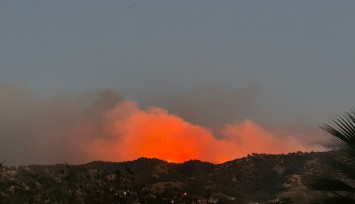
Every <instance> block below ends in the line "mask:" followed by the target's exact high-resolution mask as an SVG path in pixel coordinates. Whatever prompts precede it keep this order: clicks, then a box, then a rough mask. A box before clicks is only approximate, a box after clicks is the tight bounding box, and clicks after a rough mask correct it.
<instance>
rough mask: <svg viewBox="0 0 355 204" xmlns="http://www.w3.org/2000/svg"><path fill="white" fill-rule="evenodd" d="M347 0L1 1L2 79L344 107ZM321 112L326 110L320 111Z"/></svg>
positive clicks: (352, 18) (57, 87) (349, 64)
mask: <svg viewBox="0 0 355 204" xmlns="http://www.w3.org/2000/svg"><path fill="white" fill-rule="evenodd" d="M354 9H355V2H353V1H287V0H286V1H274V0H270V1H258V0H250V1H239V0H237V1H227V0H225V1H223V0H222V1H212V0H209V1H208V0H207V1H110V0H108V1H84V0H83V1H10V0H7V1H1V3H0V26H1V29H0V45H1V46H0V80H1V81H3V82H16V83H21V84H23V85H24V86H27V87H29V89H31V90H32V91H34V92H36V93H39V94H43V93H53V92H58V91H63V92H82V91H88V90H101V89H105V88H111V89H113V90H116V91H117V92H119V93H120V94H122V95H124V96H125V97H130V98H133V99H135V100H138V101H141V103H145V102H149V103H159V102H158V101H156V100H157V98H161V97H163V98H164V97H165V96H168V95H175V94H181V93H182V94H185V93H188V92H192V91H196V90H198V89H204V88H206V87H207V88H208V87H216V86H217V87H220V88H222V89H225V90H226V91H234V90H239V89H244V88H245V87H247V88H250V87H253V89H256V90H257V92H258V95H259V96H258V97H259V100H261V103H262V106H267V107H268V108H269V110H268V111H269V112H276V113H275V114H274V115H275V117H278V116H277V115H279V117H280V118H281V117H282V118H284V117H288V118H292V117H296V118H298V119H300V120H303V119H304V118H303V116H306V117H305V118H310V119H311V120H317V119H321V120H324V119H325V118H324V117H326V118H327V117H329V116H330V115H329V114H334V113H338V111H345V110H347V109H349V108H352V107H353V105H354V99H355V94H353V85H354V76H355V63H354V62H355V58H354V54H355V51H354V48H355V40H354V36H355V26H354V22H355V13H354ZM322 113H324V114H322Z"/></svg>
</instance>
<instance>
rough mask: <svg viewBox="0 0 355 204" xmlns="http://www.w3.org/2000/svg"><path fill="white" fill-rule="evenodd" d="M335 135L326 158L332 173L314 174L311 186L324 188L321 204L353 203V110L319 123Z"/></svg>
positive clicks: (354, 123)
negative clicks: (328, 174) (329, 153)
mask: <svg viewBox="0 0 355 204" xmlns="http://www.w3.org/2000/svg"><path fill="white" fill-rule="evenodd" d="M321 128H322V129H323V130H325V131H326V132H328V133H330V134H331V135H332V136H333V137H334V145H335V149H334V150H333V153H334V154H332V155H333V156H332V157H331V158H329V159H328V164H329V168H330V169H331V171H332V172H333V173H332V176H331V177H329V176H328V177H325V176H316V178H315V179H314V182H312V184H311V188H313V189H314V190H319V191H323V192H325V193H324V198H323V199H324V200H323V201H322V203H342V204H347V203H355V112H354V110H352V111H349V112H346V113H345V114H343V115H338V116H337V117H335V118H333V119H331V122H330V123H329V124H323V125H322V126H321Z"/></svg>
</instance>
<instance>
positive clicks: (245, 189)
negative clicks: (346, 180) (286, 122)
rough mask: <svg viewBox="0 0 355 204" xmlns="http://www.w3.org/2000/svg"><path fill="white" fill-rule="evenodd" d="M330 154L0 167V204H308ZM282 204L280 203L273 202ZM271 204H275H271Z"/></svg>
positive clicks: (314, 197)
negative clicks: (216, 161) (314, 178)
mask: <svg viewBox="0 0 355 204" xmlns="http://www.w3.org/2000/svg"><path fill="white" fill-rule="evenodd" d="M331 154H332V153H331V152H323V153H315V152H312V153H301V152H297V153H290V154H281V155H269V154H252V155H249V156H248V157H245V158H241V159H236V160H233V161H229V162H226V163H223V164H212V163H208V162H201V161H198V160H191V161H187V162H184V163H168V162H166V161H162V160H159V159H148V158H139V159H137V160H134V161H127V162H103V161H93V162H90V163H87V164H82V165H69V164H57V165H29V166H22V167H3V168H2V169H1V171H0V175H1V186H0V190H1V194H0V195H1V197H0V198H1V199H0V201H1V202H2V203H24V202H27V203H171V202H175V203H198V202H200V203H203V202H207V201H208V202H209V203H251V202H259V203H268V202H271V201H272V200H273V199H280V198H284V201H283V202H281V203H287V202H289V200H293V201H294V202H295V203H311V201H312V200H316V199H317V198H318V197H319V193H317V192H314V191H311V190H309V189H308V188H307V187H306V186H305V183H306V182H307V180H309V178H311V177H312V175H314V174H318V173H319V172H325V171H326V170H327V168H325V166H324V161H325V159H326V157H329V156H331ZM275 202H276V203H277V202H278V203H280V201H276V200H275ZM275 202H274V203H275Z"/></svg>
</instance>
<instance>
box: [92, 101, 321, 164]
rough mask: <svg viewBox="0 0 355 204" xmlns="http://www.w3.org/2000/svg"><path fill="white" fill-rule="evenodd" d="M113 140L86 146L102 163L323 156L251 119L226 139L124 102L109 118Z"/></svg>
mask: <svg viewBox="0 0 355 204" xmlns="http://www.w3.org/2000/svg"><path fill="white" fill-rule="evenodd" d="M105 124H106V131H108V133H109V135H111V138H110V139H104V140H103V139H95V140H94V141H90V142H89V144H88V145H87V152H88V154H92V155H91V156H92V157H96V158H97V159H101V160H111V161H117V160H133V159H136V158H138V157H148V158H159V159H162V160H166V161H170V162H184V161H187V160H191V159H198V160H202V161H209V162H213V163H222V162H225V161H228V160H232V159H235V158H239V157H243V156H246V155H248V154H251V153H287V152H293V151H318V150H322V147H321V146H310V145H305V144H302V143H301V142H299V141H298V140H297V139H295V138H294V137H290V136H276V135H274V134H273V133H271V132H269V131H267V130H265V129H263V128H262V127H261V126H259V125H257V124H255V123H253V122H252V121H250V120H245V121H244V122H243V123H241V124H235V123H232V124H226V125H225V127H224V130H223V132H222V135H223V137H222V138H218V139H217V138H215V137H214V136H213V135H212V133H211V131H209V130H208V129H207V128H205V127H202V126H199V125H194V124H190V123H188V122H187V121H185V120H183V119H182V118H180V117H178V116H176V115H173V114H170V113H168V112H167V111H166V110H164V109H162V108H157V107H152V108H148V109H147V110H142V109H139V108H138V107H137V105H136V104H135V103H134V102H130V101H124V102H121V103H119V105H118V106H117V107H116V108H114V109H113V110H112V111H110V112H109V113H108V114H107V115H106V119H105Z"/></svg>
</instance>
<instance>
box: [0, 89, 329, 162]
mask: <svg viewBox="0 0 355 204" xmlns="http://www.w3.org/2000/svg"><path fill="white" fill-rule="evenodd" d="M0 95H1V100H0V113H1V116H2V117H1V119H0V134H1V135H2V137H1V143H0V157H1V158H3V159H7V160H8V162H9V164H29V163H61V162H70V163H84V162H89V161H92V160H107V161H124V160H132V159H136V158H138V157H155V158H159V159H164V160H167V161H172V162H183V161H186V160H190V159H199V160H203V161H209V162H214V163H221V162H225V161H228V160H232V159H235V158H238V157H243V156H246V155H248V154H251V153H287V152H293V151H322V150H324V147H323V146H321V145H319V144H315V143H312V144H310V143H308V142H305V141H304V140H299V137H295V136H294V135H293V134H292V132H290V131H287V130H284V131H272V130H269V129H265V128H263V127H262V126H261V125H259V124H256V123H255V122H253V121H251V120H248V119H245V120H244V121H243V122H240V123H236V122H229V123H228V122H227V123H225V124H224V125H223V127H222V128H221V129H220V130H218V131H219V133H218V134H219V136H218V137H216V135H215V130H214V129H213V128H211V127H210V126H204V125H201V124H194V123H191V122H189V121H188V120H185V119H183V118H181V117H179V116H178V115H176V114H173V113H171V112H169V111H168V110H166V109H163V108H161V107H148V108H140V107H139V106H138V104H137V103H136V102H134V101H131V100H125V99H122V98H121V97H120V96H119V95H117V94H116V93H114V92H113V91H109V90H108V91H104V92H102V93H100V94H99V96H98V97H97V99H93V98H95V97H96V96H97V95H96V94H93V93H92V94H86V95H81V96H78V95H65V94H61V95H56V96H53V97H47V98H44V97H40V96H36V95H35V94H33V93H31V92H30V91H28V90H26V89H25V88H23V87H19V86H13V85H1V86H0ZM90 101H92V102H90ZM201 114H203V113H201ZM199 117H201V116H199ZM208 122H209V123H212V122H211V121H208ZM218 122H219V121H218Z"/></svg>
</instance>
